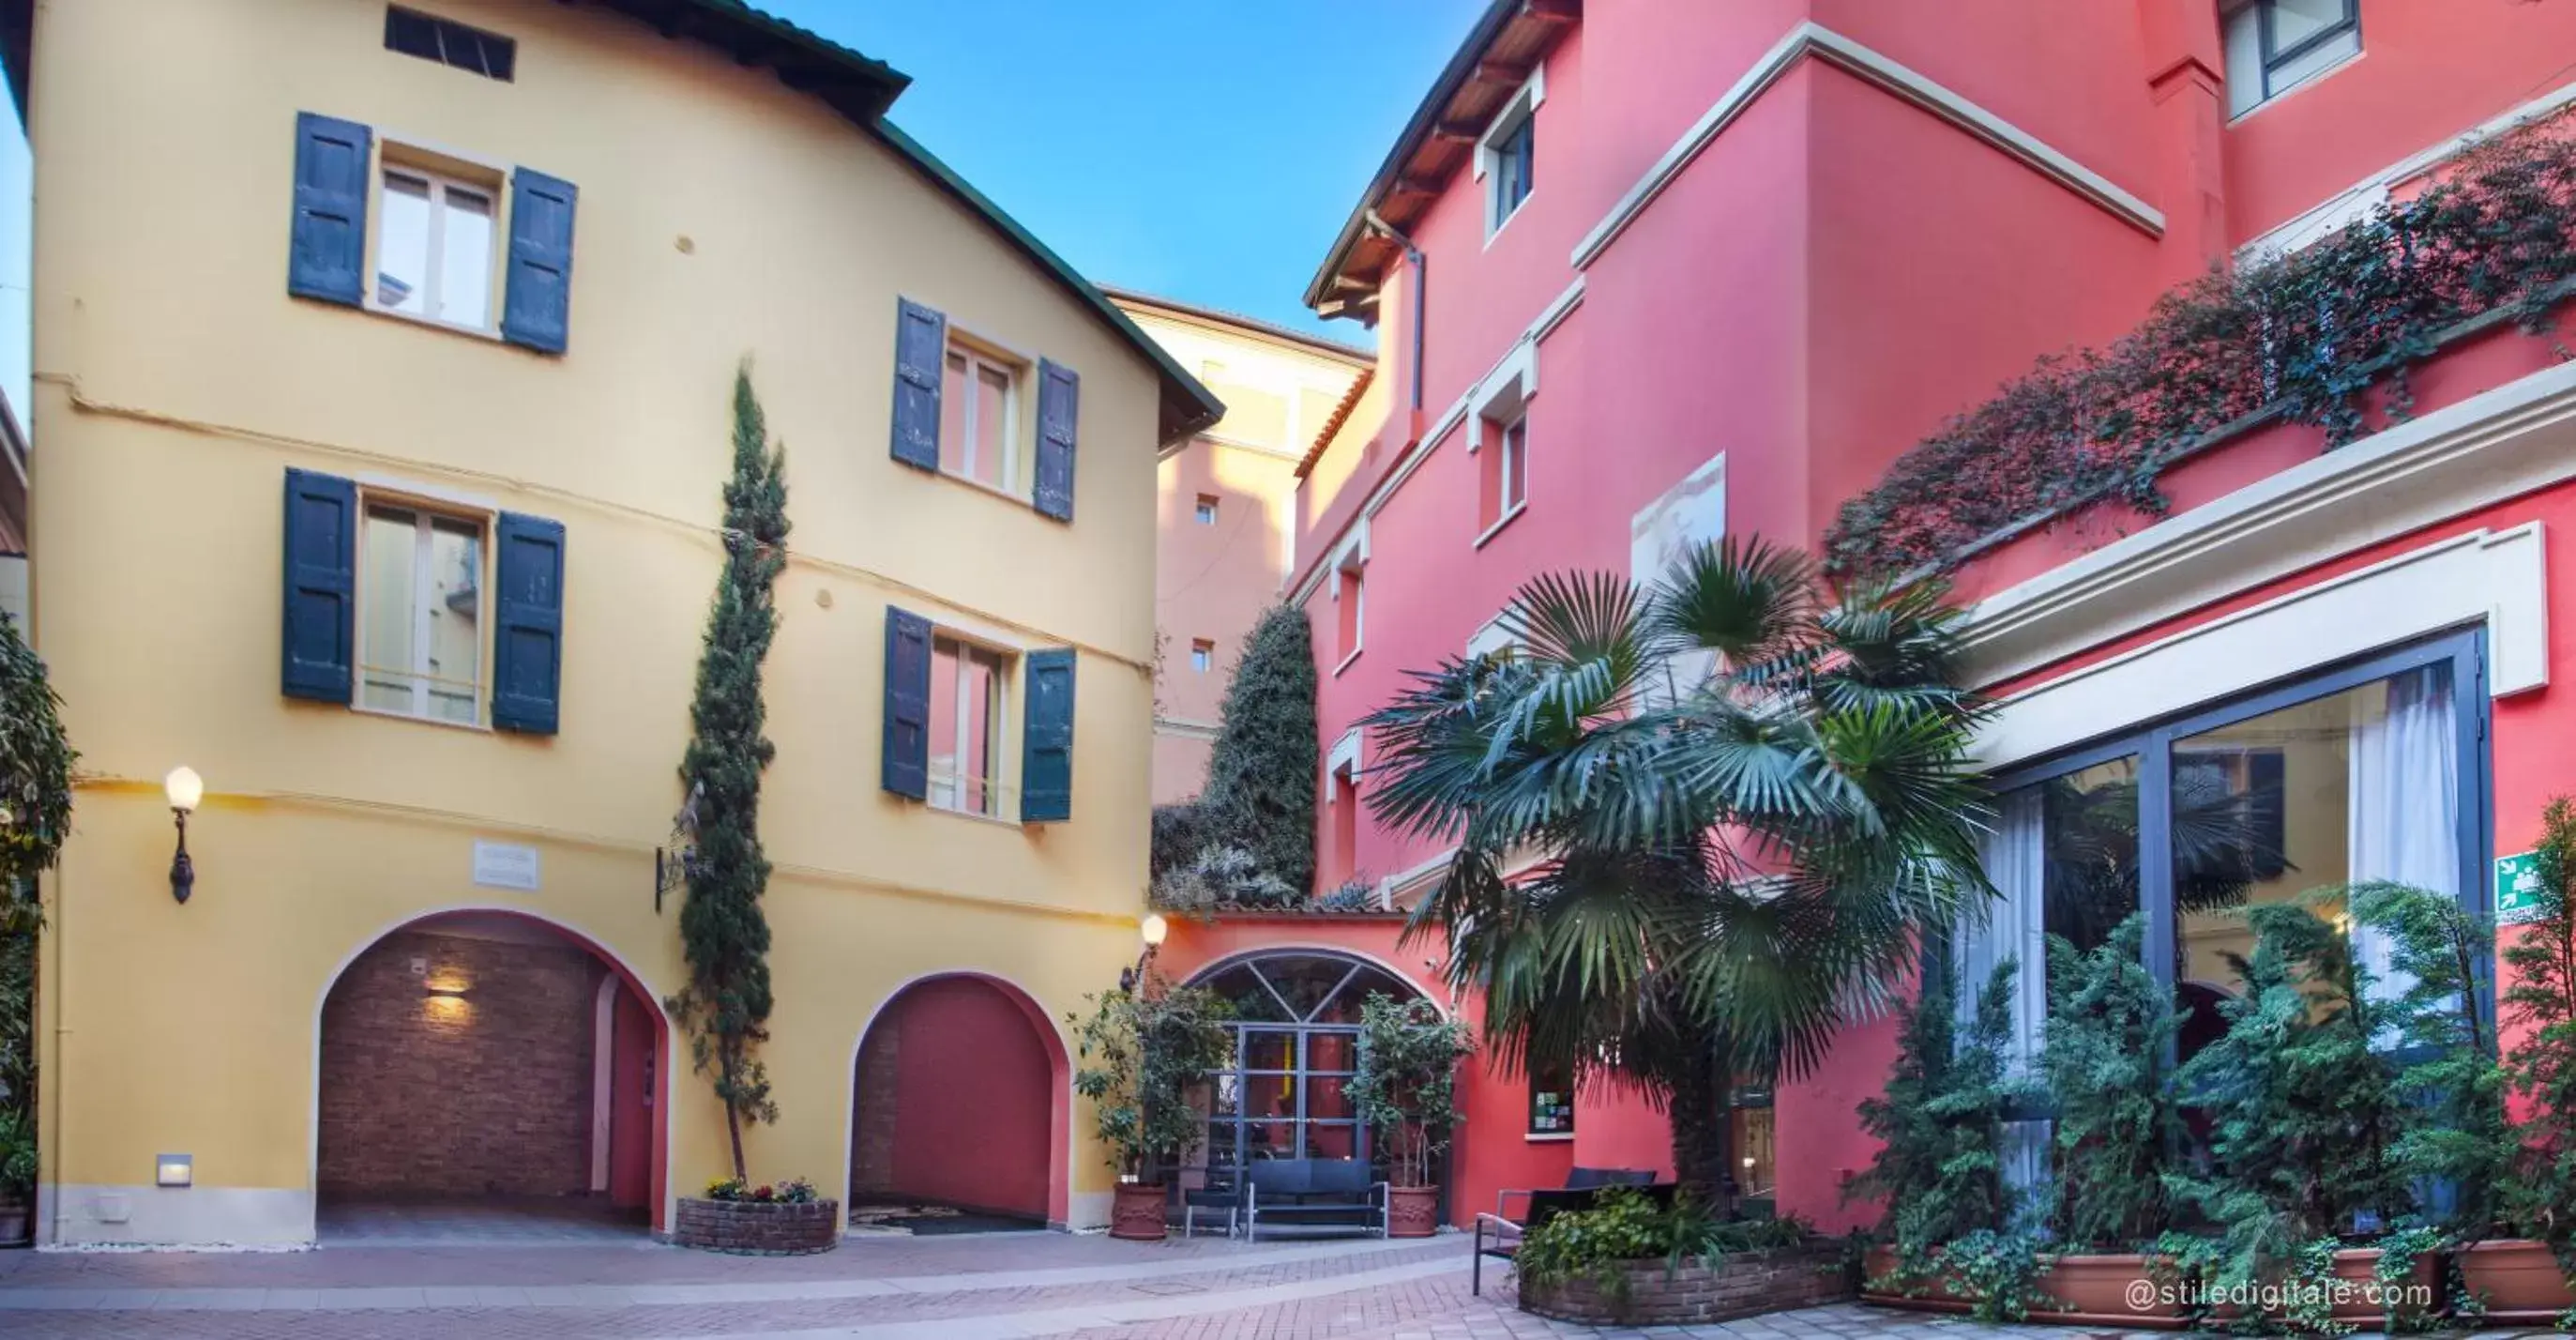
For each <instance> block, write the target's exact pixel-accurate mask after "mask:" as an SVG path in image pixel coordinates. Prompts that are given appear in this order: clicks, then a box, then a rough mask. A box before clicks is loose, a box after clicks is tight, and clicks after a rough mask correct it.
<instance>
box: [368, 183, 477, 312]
mask: <svg viewBox="0 0 2576 1340" xmlns="http://www.w3.org/2000/svg"><path fill="white" fill-rule="evenodd" d="M377 184H378V187H379V190H378V199H377V205H378V208H377V210H376V217H377V226H376V284H375V290H374V293H373V304H372V305H373V306H374V307H375V308H376V309H377V310H378V311H385V312H395V313H399V314H401V315H403V316H414V317H419V318H421V319H423V320H427V321H437V322H442V323H444V324H447V325H451V326H464V327H467V328H469V329H473V330H489V329H491V328H492V282H493V266H494V262H495V260H496V258H497V255H498V253H497V251H496V249H495V247H494V245H493V234H494V223H495V220H496V219H497V217H498V216H499V212H500V211H499V210H498V208H497V207H496V203H495V202H496V201H497V200H498V199H499V189H498V187H497V186H494V185H488V184H484V183H478V182H468V181H461V180H458V179H455V178H451V177H446V176H442V175H439V174H437V173H434V172H429V171H425V170H423V169H419V168H415V167H411V166H409V165H407V164H400V163H390V162H389V163H387V164H386V165H385V168H384V171H383V173H382V174H381V176H380V177H379V178H378V182H377Z"/></svg>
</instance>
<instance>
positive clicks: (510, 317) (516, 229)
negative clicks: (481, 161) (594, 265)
mask: <svg viewBox="0 0 2576 1340" xmlns="http://www.w3.org/2000/svg"><path fill="white" fill-rule="evenodd" d="M579 194H580V193H579V192H578V191H575V190H574V189H573V184H572V183H571V182H568V181H564V180H562V179H561V178H557V177H549V176H547V175H546V174H544V173H542V172H535V171H531V170H529V169H527V168H520V169H518V170H516V171H514V172H512V173H511V174H510V279H509V286H508V288H507V289H506V290H505V291H504V292H503V294H502V296H501V338H503V339H505V340H508V341H509V342H510V343H512V344H524V345H526V346H527V347H529V348H531V349H542V350H544V351H545V352H547V353H550V354H559V353H562V352H563V351H564V343H565V340H566V338H567V336H569V335H570V333H571V330H572V214H573V203H574V200H575V199H576V198H577V197H578V196H579Z"/></svg>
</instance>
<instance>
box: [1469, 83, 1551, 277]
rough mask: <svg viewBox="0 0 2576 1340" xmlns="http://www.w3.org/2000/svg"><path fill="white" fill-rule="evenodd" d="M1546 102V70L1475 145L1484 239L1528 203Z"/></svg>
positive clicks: (1505, 106)
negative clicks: (1482, 185)
mask: <svg viewBox="0 0 2576 1340" xmlns="http://www.w3.org/2000/svg"><path fill="white" fill-rule="evenodd" d="M1546 100H1547V70H1546V67H1544V66H1542V67H1539V68H1537V69H1534V70H1531V71H1530V75H1529V79H1528V80H1527V81H1526V82H1524V83H1523V84H1522V85H1521V86H1520V89H1519V90H1518V91H1517V92H1515V93H1513V94H1512V97H1511V100H1510V101H1508V102H1506V103H1504V104H1503V107H1502V110H1501V111H1499V112H1496V113H1495V114H1494V119H1493V121H1492V122H1491V123H1490V124H1489V125H1487V126H1486V128H1485V134H1484V136H1483V138H1481V139H1479V140H1477V142H1476V176H1477V178H1478V179H1479V180H1481V181H1483V182H1484V183H1485V236H1486V237H1487V238H1488V239H1490V238H1492V237H1493V235H1494V234H1496V233H1498V232H1501V231H1502V228H1503V225H1504V224H1506V223H1509V222H1511V220H1512V216H1513V215H1514V214H1516V213H1519V212H1520V207H1521V202H1522V201H1525V200H1527V199H1529V194H1530V187H1531V185H1532V183H1533V182H1534V180H1535V173H1536V170H1537V167H1538V107H1539V104H1540V103H1542V102H1545V101H1546Z"/></svg>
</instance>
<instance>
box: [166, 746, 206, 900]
mask: <svg viewBox="0 0 2576 1340" xmlns="http://www.w3.org/2000/svg"><path fill="white" fill-rule="evenodd" d="M161 790H162V792H163V793H164V794H166V795H167V796H169V798H170V818H171V820H172V822H174V823H176V824H177V825H178V827H179V850H178V853H177V854H176V855H173V856H172V857H171V858H170V896H171V897H173V898H176V899H178V900H179V901H180V902H181V903H183V904H184V903H186V902H187V901H188V893H189V891H190V890H192V889H194V888H196V886H197V867H196V864H195V863H194V862H192V861H190V860H189V859H188V816H189V814H191V813H192V812H194V811H195V810H196V808H197V802H198V801H201V800H204V799H205V798H206V779H205V778H203V777H199V776H198V775H197V770H196V769H195V768H192V767H189V766H188V765H187V764H185V763H182V764H180V765H179V766H178V767H175V768H172V769H171V770H170V775H169V776H167V777H165V778H162V779H161Z"/></svg>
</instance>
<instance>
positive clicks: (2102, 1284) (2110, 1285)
mask: <svg viewBox="0 0 2576 1340" xmlns="http://www.w3.org/2000/svg"><path fill="white" fill-rule="evenodd" d="M2147 1265H2148V1262H2147V1258H2145V1257H2143V1256H2135V1255H2118V1254H2114V1255H2103V1256H2060V1257H2056V1258H2054V1259H2053V1260H2051V1261H2049V1263H2048V1264H2046V1265H2044V1266H2042V1267H2040V1272H2039V1280H2038V1282H2037V1284H2036V1286H2035V1287H2037V1288H2038V1290H2039V1291H2040V1292H2041V1293H2043V1294H2046V1295H2047V1296H2048V1297H2049V1298H2050V1299H2051V1300H2053V1301H2054V1302H2055V1303H2056V1304H2057V1306H2056V1307H2054V1308H2049V1309H2039V1308H2034V1309H2032V1310H2031V1314H2030V1319H2031V1320H2032V1321H2035V1322H2048V1323H2052V1324H2055V1325H2061V1326H2123V1327H2130V1328H2137V1329H2146V1330H2159V1331H2164V1330H2179V1329H2181V1328H2182V1326H2183V1324H2184V1321H2183V1309H2182V1299H2181V1297H2180V1296H2179V1291H2178V1290H2173V1289H2170V1288H2168V1287H2167V1286H2166V1285H2163V1284H2159V1283H2158V1282H2157V1281H2156V1280H2155V1279H2154V1277H2153V1276H2152V1275H2150V1274H2149V1272H2148V1269H2147ZM2166 1278H2167V1279H2171V1278H2172V1275H2171V1273H2170V1272H2167V1275H2166Z"/></svg>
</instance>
